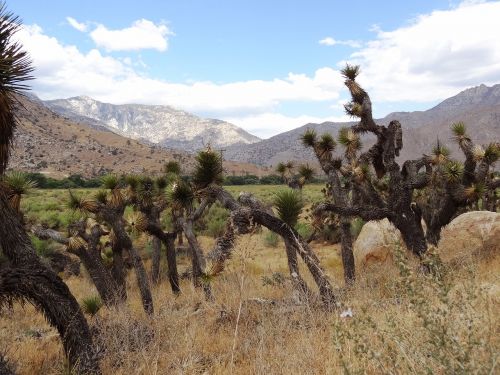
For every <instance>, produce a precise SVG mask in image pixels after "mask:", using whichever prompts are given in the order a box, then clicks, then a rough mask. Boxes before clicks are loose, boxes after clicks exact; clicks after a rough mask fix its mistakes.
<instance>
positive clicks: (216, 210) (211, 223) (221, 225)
mask: <svg viewBox="0 0 500 375" xmlns="http://www.w3.org/2000/svg"><path fill="white" fill-rule="evenodd" d="M228 216H229V214H228V212H227V210H225V209H224V208H223V207H222V206H221V205H220V204H218V203H216V204H214V205H212V207H210V210H208V212H207V214H206V215H205V216H204V218H203V220H200V221H199V222H198V223H197V224H196V229H197V230H198V231H199V232H200V233H201V234H203V235H205V236H210V237H213V238H217V237H219V236H221V235H222V234H223V233H224V229H225V227H226V221H227V219H228Z"/></svg>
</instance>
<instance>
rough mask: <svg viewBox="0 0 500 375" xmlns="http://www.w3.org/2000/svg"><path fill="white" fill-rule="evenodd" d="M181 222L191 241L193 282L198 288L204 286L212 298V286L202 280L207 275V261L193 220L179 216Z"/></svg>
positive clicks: (188, 239) (207, 295) (206, 294)
mask: <svg viewBox="0 0 500 375" xmlns="http://www.w3.org/2000/svg"><path fill="white" fill-rule="evenodd" d="M179 223H180V224H181V225H182V230H183V232H184V235H185V236H186V239H187V241H188V243H189V249H190V252H191V265H192V269H193V284H194V286H195V287H196V288H200V287H203V292H204V293H205V297H206V299H207V300H212V299H213V295H212V288H211V287H210V284H208V283H207V282H206V281H203V280H202V277H203V276H204V275H205V267H206V261H205V256H204V255H203V251H202V250H201V246H200V244H199V242H198V240H197V238H196V235H195V234H194V230H193V221H192V220H191V219H190V218H188V219H184V218H179Z"/></svg>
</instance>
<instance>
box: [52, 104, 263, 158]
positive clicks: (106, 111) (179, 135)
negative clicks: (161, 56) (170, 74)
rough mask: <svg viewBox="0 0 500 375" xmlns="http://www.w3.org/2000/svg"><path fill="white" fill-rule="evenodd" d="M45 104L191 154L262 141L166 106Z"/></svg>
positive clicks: (221, 123) (227, 125)
mask: <svg viewBox="0 0 500 375" xmlns="http://www.w3.org/2000/svg"><path fill="white" fill-rule="evenodd" d="M44 104H45V105H46V106H48V107H49V108H50V109H51V110H53V111H54V112H56V113H59V114H60V115H63V116H66V117H68V118H70V119H71V120H73V121H79V122H82V123H86V124H88V125H91V126H101V127H105V128H107V129H109V130H111V131H113V132H115V133H118V134H122V135H124V136H126V137H130V138H134V139H143V140H146V141H149V142H151V143H154V144H158V145H160V146H165V147H168V148H175V149H182V150H184V151H188V152H193V151H196V150H199V149H201V148H203V147H204V145H207V144H208V143H210V144H211V145H212V146H214V147H227V146H231V145H244V144H250V143H254V142H258V141H259V140H260V139H259V138H257V137H255V136H254V135H252V134H249V133H247V132H246V131H244V130H243V129H241V128H239V127H237V126H236V125H233V124H230V123H228V122H225V121H221V120H214V119H204V118H200V117H197V116H195V115H193V114H190V113H188V112H184V111H181V110H178V109H175V108H172V107H169V106H165V105H142V104H122V105H114V104H109V103H102V102H100V101H97V100H95V99H92V98H89V97H88V96H77V97H74V98H69V99H56V100H47V101H45V102H44Z"/></svg>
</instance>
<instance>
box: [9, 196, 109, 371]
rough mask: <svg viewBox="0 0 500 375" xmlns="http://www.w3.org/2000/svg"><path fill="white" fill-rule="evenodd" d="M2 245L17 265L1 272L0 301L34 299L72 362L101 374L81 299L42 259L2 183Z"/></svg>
mask: <svg viewBox="0 0 500 375" xmlns="http://www.w3.org/2000/svg"><path fill="white" fill-rule="evenodd" d="M0 247H1V248H2V251H3V253H4V255H5V256H7V258H8V259H9V260H10V262H11V264H12V266H13V268H12V269H8V270H5V271H2V274H1V276H0V291H1V292H0V295H2V299H1V300H0V301H5V298H6V297H8V298H16V299H17V298H21V299H23V298H27V299H29V300H30V301H32V302H33V303H34V304H35V306H36V307H38V308H39V309H40V310H41V311H42V312H43V314H44V315H45V317H46V318H47V320H48V322H49V323H50V324H51V325H52V326H54V327H55V328H56V329H57V331H58V332H59V335H60V336H61V340H62V343H63V346H64V350H65V352H66V355H67V356H68V360H69V363H70V366H71V367H72V368H73V369H74V370H75V371H77V372H79V373H82V374H84V373H86V374H100V373H101V372H100V369H99V363H98V360H97V356H96V353H95V352H94V348H93V344H92V336H91V334H90V330H89V327H88V324H87V321H86V320H85V317H84V316H83V313H82V311H81V309H80V306H79V305H78V302H77V301H76V299H75V298H74V297H73V295H72V294H71V292H70V291H69V289H68V287H67V285H66V284H65V283H64V282H63V281H62V280H61V278H59V277H58V276H57V275H56V274H55V273H54V272H52V271H51V270H50V269H48V268H47V267H46V266H44V265H43V264H42V263H41V262H40V259H39V258H38V256H37V255H36V253H35V250H34V249H33V246H32V244H31V241H30V239H29V237H28V235H27V234H26V232H25V230H24V228H23V226H22V224H21V221H20V220H19V216H18V215H17V213H16V212H13V210H12V209H11V208H10V207H9V204H8V202H7V199H6V197H5V195H4V193H3V191H2V189H1V187H0ZM21 267H22V269H21V270H20V268H21Z"/></svg>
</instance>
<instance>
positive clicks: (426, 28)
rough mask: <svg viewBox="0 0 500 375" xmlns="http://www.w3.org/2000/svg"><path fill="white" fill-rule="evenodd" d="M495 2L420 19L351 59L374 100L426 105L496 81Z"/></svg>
mask: <svg viewBox="0 0 500 375" xmlns="http://www.w3.org/2000/svg"><path fill="white" fill-rule="evenodd" d="M499 19H500V2H488V3H484V2H477V1H472V2H471V1H467V2H463V3H461V4H460V5H459V6H458V7H455V8H453V9H450V10H445V11H434V12H432V13H430V14H427V15H422V16H419V17H418V18H416V19H415V20H413V21H412V22H411V23H410V24H408V25H406V26H404V27H401V28H398V29H396V30H393V31H382V30H378V31H377V35H376V39H375V40H373V41H370V42H368V43H367V46H366V47H365V48H363V49H361V50H359V51H357V52H355V53H354V54H353V55H352V59H353V60H354V62H357V63H359V64H361V70H362V74H361V76H360V82H361V83H364V84H365V85H366V87H367V88H368V89H369V91H370V94H371V95H372V97H373V99H374V100H375V101H382V102H387V101H413V102H429V101H435V100H440V99H444V98H447V97H449V96H451V95H455V94H457V92H458V91H460V90H463V89H465V88H468V87H471V86H474V85H478V84H480V83H485V84H494V83H498V82H499V81H500V43H498V35H500V23H499V22H498V20H499Z"/></svg>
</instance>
